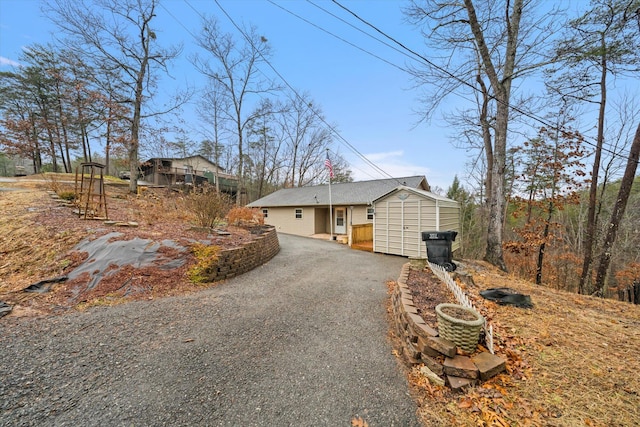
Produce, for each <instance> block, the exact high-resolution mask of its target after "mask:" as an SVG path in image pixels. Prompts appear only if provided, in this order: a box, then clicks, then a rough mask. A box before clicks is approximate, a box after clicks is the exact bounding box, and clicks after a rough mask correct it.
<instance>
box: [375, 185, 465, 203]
mask: <svg viewBox="0 0 640 427" xmlns="http://www.w3.org/2000/svg"><path fill="white" fill-rule="evenodd" d="M403 190H404V191H408V192H410V193H414V194H417V195H419V196H421V197H426V198H428V199H432V200H438V201H441V202H451V203H455V204H458V202H456V201H455V200H452V199H449V198H447V197H444V196H441V195H439V194H436V193H432V192H431V191H426V190H422V189H420V188H412V187H408V186H406V185H400V186H398V187H396V188H393V189H391V190H389V191H387V192H386V193H385V194H382V195H380V197H378V198H376V199H375V200H373V203H375V202H377V201H379V200H382V199H384V198H385V197H387V196H389V195H391V194H393V193H398V192H400V191H403Z"/></svg>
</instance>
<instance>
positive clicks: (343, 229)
mask: <svg viewBox="0 0 640 427" xmlns="http://www.w3.org/2000/svg"><path fill="white" fill-rule="evenodd" d="M335 231H336V234H347V224H346V221H345V208H336V227H335Z"/></svg>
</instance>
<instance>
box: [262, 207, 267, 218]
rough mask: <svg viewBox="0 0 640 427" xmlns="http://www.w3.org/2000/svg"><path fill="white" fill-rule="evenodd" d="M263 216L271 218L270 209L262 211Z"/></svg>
mask: <svg viewBox="0 0 640 427" xmlns="http://www.w3.org/2000/svg"><path fill="white" fill-rule="evenodd" d="M262 216H263V217H264V218H267V217H268V216H269V209H262Z"/></svg>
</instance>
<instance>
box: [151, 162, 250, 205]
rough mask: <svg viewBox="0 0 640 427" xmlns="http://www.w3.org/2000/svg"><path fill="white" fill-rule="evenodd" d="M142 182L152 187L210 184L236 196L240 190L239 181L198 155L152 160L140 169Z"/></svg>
mask: <svg viewBox="0 0 640 427" xmlns="http://www.w3.org/2000/svg"><path fill="white" fill-rule="evenodd" d="M140 171H141V176H140V178H141V180H142V181H143V182H146V183H149V184H151V185H166V186H171V185H177V184H201V183H203V182H209V183H210V184H212V185H215V184H216V179H217V180H218V186H219V187H220V191H222V192H224V193H228V194H231V195H235V194H236V192H237V189H238V179H237V178H236V177H235V176H234V175H231V174H228V173H226V171H225V170H224V169H223V168H221V167H220V166H217V165H216V164H215V163H213V162H211V161H209V160H208V159H207V158H205V157H203V156H200V155H197V156H190V157H183V158H158V157H156V158H152V159H149V160H147V161H146V162H144V163H142V165H141V167H140Z"/></svg>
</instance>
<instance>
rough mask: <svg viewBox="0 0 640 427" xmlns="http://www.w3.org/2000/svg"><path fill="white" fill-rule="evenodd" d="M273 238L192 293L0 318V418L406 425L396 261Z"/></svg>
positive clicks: (411, 421)
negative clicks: (396, 330) (393, 282)
mask: <svg viewBox="0 0 640 427" xmlns="http://www.w3.org/2000/svg"><path fill="white" fill-rule="evenodd" d="M279 237H280V243H281V247H282V250H281V251H280V253H279V254H278V255H277V256H276V257H275V258H274V259H273V260H271V261H270V262H269V263H267V264H266V265H264V266H262V267H259V268H257V269H255V270H253V271H251V272H249V273H246V274H244V275H242V276H240V277H237V278H234V279H232V280H229V281H227V282H226V283H223V284H221V285H219V286H216V287H214V288H212V289H209V290H205V291H202V292H199V293H197V294H192V295H187V296H182V297H175V298H164V299H159V300H154V301H147V302H136V303H130V304H123V305H120V306H116V307H104V308H95V309H91V310H89V311H87V312H84V313H72V314H68V315H62V316H52V317H47V318H39V319H14V318H11V317H9V318H4V319H2V320H1V321H0V411H1V412H0V425H2V426H5V425H7V426H8V425H11V426H20V425H38V426H45V425H55V426H58V425H69V426H112V425H113V426H116V425H117V426H120V425H144V426H161V425H180V426H183V425H197V426H350V425H351V420H352V419H353V418H354V417H362V418H363V419H364V420H365V421H367V422H368V424H369V426H371V427H376V426H381V427H386V426H417V425H419V424H418V422H417V420H416V416H415V412H416V407H415V404H414V403H413V402H412V400H411V398H410V396H409V394H408V386H407V384H406V380H405V379H404V377H403V375H402V373H401V372H400V369H399V367H398V363H397V361H396V360H395V358H394V356H393V355H392V353H391V350H392V349H391V346H390V344H389V342H388V340H387V330H388V324H387V322H386V317H385V316H386V313H385V307H384V301H385V298H386V286H385V280H387V279H396V278H397V276H398V274H399V272H400V267H401V265H402V264H403V263H404V262H405V261H406V260H405V259H403V258H399V257H393V256H384V255H379V254H370V253H365V252H360V251H354V250H350V249H349V248H347V247H344V246H341V245H338V244H336V243H332V242H327V241H318V240H313V239H306V238H301V237H296V236H289V235H280V236H279Z"/></svg>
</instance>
